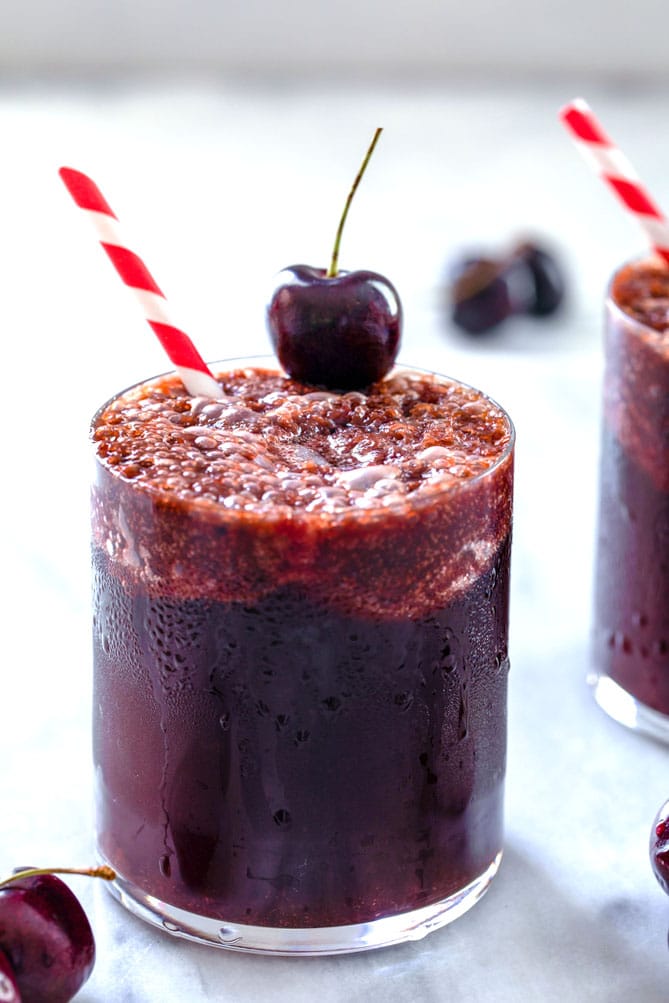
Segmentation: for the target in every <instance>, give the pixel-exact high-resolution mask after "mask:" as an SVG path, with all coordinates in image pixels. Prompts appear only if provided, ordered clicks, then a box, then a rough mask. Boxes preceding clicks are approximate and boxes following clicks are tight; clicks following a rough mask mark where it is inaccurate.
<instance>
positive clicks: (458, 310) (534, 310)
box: [450, 242, 565, 334]
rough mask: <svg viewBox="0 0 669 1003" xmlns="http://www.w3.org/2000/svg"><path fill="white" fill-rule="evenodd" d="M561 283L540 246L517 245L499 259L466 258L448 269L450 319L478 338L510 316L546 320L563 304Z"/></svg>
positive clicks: (558, 271) (554, 263)
mask: <svg viewBox="0 0 669 1003" xmlns="http://www.w3.org/2000/svg"><path fill="white" fill-rule="evenodd" d="M564 292H565V283H564V278H563V275H562V271H561V268H560V266H559V265H558V263H557V261H556V260H555V258H554V257H553V255H551V254H550V253H549V252H548V251H547V250H546V249H545V248H542V247H539V246H538V245H536V244H533V243H530V242H523V243H519V244H516V245H515V246H514V247H513V248H512V249H511V251H510V252H509V253H508V254H506V255H504V256H503V257H499V258H491V257H483V256H472V255H470V256H468V257H465V258H463V259H462V260H461V261H459V262H456V264H455V266H454V267H453V268H452V269H451V282H450V294H451V317H452V319H453V322H454V323H455V324H456V325H457V326H458V327H460V328H462V329H463V330H465V331H467V332H468V333H470V334H482V333H483V332H485V331H490V330H492V329H493V328H495V327H497V326H498V325H499V324H501V323H502V321H504V320H506V319H507V318H508V317H510V316H512V315H513V314H528V315H530V316H533V317H547V316H549V315H550V314H552V313H554V312H555V311H556V310H557V309H558V308H559V306H560V305H561V303H562V300H563V298H564Z"/></svg>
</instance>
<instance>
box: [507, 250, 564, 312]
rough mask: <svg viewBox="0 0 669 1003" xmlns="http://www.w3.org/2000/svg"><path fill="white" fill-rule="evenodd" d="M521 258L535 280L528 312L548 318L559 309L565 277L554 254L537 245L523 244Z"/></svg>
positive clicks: (527, 308)
mask: <svg viewBox="0 0 669 1003" xmlns="http://www.w3.org/2000/svg"><path fill="white" fill-rule="evenodd" d="M517 253H518V255H519V258H520V259H521V260H522V261H524V262H525V264H526V265H527V267H528V268H529V270H530V272H531V274H532V279H533V294H532V298H531V299H530V301H529V303H528V304H527V306H526V311H527V313H529V314H532V315H534V316H535V317H547V316H549V315H550V314H552V313H555V311H556V310H557V309H558V307H559V306H560V304H561V303H562V300H563V299H564V293H565V282H564V276H563V275H562V269H561V268H560V266H559V265H558V263H557V261H556V259H555V258H554V257H553V255H552V254H549V253H548V251H547V250H546V249H545V248H542V247H537V246H536V244H530V243H528V244H521V245H520V246H519V248H518V251H517Z"/></svg>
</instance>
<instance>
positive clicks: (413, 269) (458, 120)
mask: <svg viewBox="0 0 669 1003" xmlns="http://www.w3.org/2000/svg"><path fill="white" fill-rule="evenodd" d="M581 89H583V82H582V81H578V82H575V81H573V80H565V81H562V82H555V83H553V84H552V85H551V86H541V85H538V84H537V85H534V84H533V85H532V86H528V87H520V86H519V87H517V88H515V89H511V88H506V87H504V86H500V85H494V86H493V85H491V86H485V85H483V84H479V85H477V86H475V87H474V86H465V85H462V84H458V85H456V84H451V85H448V84H444V85H443V86H440V87H438V86H436V85H435V86H431V87H429V88H427V87H422V88H421V87H415V88H410V87H409V88H407V87H406V86H398V87H397V88H396V89H395V90H393V89H392V88H386V87H380V86H379V87H371V86H370V85H366V86H365V87H362V88H356V87H354V86H352V85H351V86H350V87H348V88H337V89H327V88H318V87H316V86H315V85H310V86H309V87H308V88H302V89H300V88H295V89H293V88H291V87H289V86H287V85H284V84H282V85H273V86H269V85H268V86H267V87H262V86H261V85H257V86H256V87H254V88H249V87H248V86H247V87H243V86H241V85H234V84H226V83H224V82H219V83H218V84H216V85H213V84H211V85H206V84H198V85H186V84H181V85H178V86H177V85H175V84H171V85H169V86H168V85H164V86H161V85H158V84H156V85H151V86H149V85H145V86H143V87H139V86H134V87H131V86H126V87H122V88H121V87H116V88H114V87H111V86H109V87H106V88H100V89H97V90H91V89H89V90H88V91H84V90H79V91H78V90H69V91H68V90H57V89H55V90H54V89H51V90H50V91H46V90H44V89H40V88H37V87H33V88H24V89H22V90H16V89H12V88H9V87H8V86H7V87H5V89H4V90H1V91H0V134H1V135H2V148H3V154H2V167H1V178H2V183H1V184H0V223H1V228H2V230H1V232H2V240H0V276H1V286H0V319H1V322H2V329H3V339H2V343H3V360H4V372H3V380H2V404H3V412H4V423H3V431H2V445H3V460H4V463H3V465H4V475H3V480H4V490H3V492H2V507H3V518H2V524H3V526H4V527H5V533H4V539H3V570H4V575H3V577H4V584H5V590H4V592H5V594H4V597H3V601H2V604H1V605H0V609H1V610H2V636H3V655H4V657H3V663H4V664H3V668H2V675H1V677H0V710H1V714H0V761H2V763H3V766H4V768H3V770H2V772H1V773H0V802H1V803H2V814H3V823H2V826H0V870H2V871H3V872H8V871H9V870H11V868H12V867H14V866H15V865H17V864H22V863H37V864H45V865H48V864H63V863H77V864H82V863H86V862H88V861H90V860H91V859H92V857H93V841H92V834H91V767H90V755H89V718H90V714H89V702H90V652H89V612H88V603H89V600H88V587H89V577H88V521H87V520H88V514H87V509H88V487H87V483H88V471H89V460H88V452H87V449H88V447H87V440H86V434H87V425H88V419H89V416H90V414H91V413H92V411H93V410H94V408H95V406H96V405H97V404H99V403H100V402H101V401H102V400H103V399H105V398H106V397H107V396H109V395H110V394H111V393H113V392H114V391H116V390H117V389H118V388H120V387H121V386H123V385H127V384H128V383H130V382H132V381H134V380H136V379H139V378H142V377H144V376H146V375H148V374H150V373H153V372H156V371H160V370H161V369H163V368H166V367H165V364H164V360H163V357H162V355H161V350H160V348H159V346H158V344H157V342H156V341H155V339H153V337H152V335H151V334H150V332H149V331H148V329H145V326H144V324H143V322H142V321H141V319H140V318H139V317H138V316H137V314H136V312H135V306H134V304H133V303H132V302H130V301H129V300H128V299H127V297H126V294H125V292H124V290H122V289H121V288H120V286H119V283H118V281H117V280H116V278H115V276H114V275H113V273H112V271H111V269H110V267H109V265H108V263H107V262H106V261H105V260H104V256H103V255H102V253H101V252H100V251H99V250H98V248H97V247H96V246H95V245H94V240H93V236H92V233H90V232H89V230H88V229H87V227H86V225H85V221H83V220H80V219H79V217H78V216H77V215H76V213H75V212H74V210H73V208H72V206H71V205H70V204H69V202H68V199H67V197H66V195H65V192H64V190H62V189H61V186H60V182H59V181H58V179H57V176H56V169H57V167H58V166H59V165H60V164H62V163H67V164H70V165H71V166H75V167H80V168H81V169H84V170H87V171H89V172H90V173H91V174H92V175H93V176H94V177H95V178H96V179H97V180H98V182H99V184H100V185H101V187H102V188H103V190H104V191H105V193H106V194H107V197H108V199H109V201H110V202H111V203H112V205H113V206H114V208H115V209H116V211H117V213H118V215H119V216H121V217H122V219H123V221H124V222H125V223H126V225H127V228H128V229H130V230H131V232H132V233H133V234H134V238H135V244H136V246H137V248H138V249H139V250H140V251H141V252H142V253H143V254H144V255H145V257H146V259H147V260H148V261H149V263H150V264H151V267H152V268H153V270H154V272H155V275H156V278H157V279H158V281H159V282H160V283H161V284H162V286H163V288H164V289H165V291H166V293H167V295H168V296H169V298H170V300H171V301H172V302H173V303H174V304H175V306H176V307H177V308H178V310H179V312H180V314H181V316H182V318H183V319H184V321H185V323H186V325H187V327H188V328H189V330H190V331H191V332H192V333H193V335H194V337H195V339H196V340H197V342H198V344H199V346H200V348H201V350H202V352H203V354H204V355H205V356H206V357H208V358H217V357H225V356H227V355H230V354H235V353H237V354H240V353H244V354H246V353H249V352H254V351H258V352H262V351H264V350H265V349H266V339H265V334H264V331H263V319H262V318H263V304H264V298H265V292H266V289H267V287H268V284H269V282H270V281H271V276H272V274H273V273H274V272H275V271H277V270H278V269H279V268H281V267H282V266H284V265H286V264H289V263H291V262H293V261H296V260H304V261H308V262H310V263H314V264H318V263H321V262H322V263H325V258H326V256H327V255H328V253H329V248H330V244H331V241H332V238H333V235H334V229H335V226H336V222H337V218H338V214H339V211H340V206H341V203H342V201H343V198H344V196H345V194H346V191H347V188H348V185H349V183H350V180H351V178H352V176H353V173H354V171H355V169H356V167H357V164H358V162H359V159H360V156H361V154H362V151H363V150H364V148H365V146H366V143H367V141H368V138H369V137H370V135H371V131H372V129H373V128H374V126H376V125H377V124H383V125H384V126H385V127H386V132H385V134H384V136H383V139H382V143H381V145H380V146H379V149H378V151H377V154H376V156H375V160H374V162H373V164H372V166H371V168H370V171H369V175H368V177H367V178H366V179H365V181H364V184H363V188H361V190H360V193H359V195H358V199H357V201H356V203H355V204H354V207H353V209H352V212H351V217H350V221H349V227H348V230H347V232H346V234H345V237H344V244H343V248H342V257H341V265H342V267H358V266H365V267H372V268H375V269H377V270H379V271H382V272H384V273H386V274H387V275H388V276H389V277H390V278H392V279H393V281H394V282H395V283H396V285H397V286H398V287H399V289H400V291H401V293H402V295H403V299H404V304H405V309H406V330H405V338H404V348H403V353H402V355H403V359H404V360H405V361H409V362H413V363H415V364H418V365H425V366H430V367H434V368H436V369H438V370H441V371H446V372H449V373H451V374H452V375H455V376H458V377H460V378H462V379H465V380H467V381H469V382H472V383H474V384H477V385H479V386H481V387H482V388H484V389H485V390H487V391H488V392H489V393H491V394H492V395H493V396H495V397H497V399H499V400H500V402H501V403H503V404H504V405H505V406H506V407H507V409H508V410H509V411H510V413H511V414H512V416H513V418H514V420H515V423H516V426H517V431H518V454H517V456H518V460H517V493H516V523H515V525H516V530H515V551H514V559H513V574H512V579H513V600H512V635H511V637H512V645H511V656H512V673H511V690H510V740H509V769H508V786H507V791H508V795H507V835H506V853H505V857H504V861H503V864H502V868H501V870H500V873H499V876H498V877H497V879H496V880H495V882H494V884H493V886H492V887H491V889H490V891H489V893H488V894H487V896H486V897H485V898H484V900H483V901H482V902H481V903H480V904H479V905H477V906H476V907H475V908H474V909H473V910H472V911H471V912H470V913H468V914H467V915H466V916H465V917H463V918H462V919H460V920H459V921H457V922H456V923H454V924H453V925H452V926H450V927H447V928H446V929H444V930H442V931H440V932H437V933H434V934H432V935H431V936H429V937H428V938H427V939H425V940H423V941H421V942H419V943H413V944H409V945H406V946H403V947H399V948H395V949H388V950H383V951H379V952H371V953H368V954H365V955H357V956H352V957H349V958H336V959H319V960H306V959H304V960H291V959H265V958H260V957H251V956H240V955H235V954H233V953H227V952H224V951H214V950H212V949H207V948H203V947H199V946H195V945H193V944H189V943H185V942H182V941H178V940H175V939H172V938H170V937H168V936H167V935H159V934H158V933H156V932H155V931H154V930H152V929H149V928H147V927H145V926H144V925H143V924H142V923H141V922H140V921H138V920H136V919H135V918H134V917H132V916H130V915H128V914H127V913H125V912H124V911H123V910H122V909H121V908H120V907H119V906H118V905H117V904H116V903H115V902H113V901H112V900H111V898H110V897H109V896H108V895H107V893H106V892H105V890H104V889H102V888H100V887H93V884H94V883H92V882H87V881H85V880H84V879H79V880H76V881H75V883H74V887H75V890H76V891H77V893H78V894H79V895H80V896H81V898H82V900H83V901H84V903H85V905H86V907H87V909H88V910H89V913H90V917H91V920H92V923H93V926H94V929H95V933H96V937H97V942H98V961H97V965H96V968H95V971H94V974H93V976H92V978H91V980H90V982H89V983H88V984H87V986H86V987H85V989H84V990H82V992H81V994H80V996H79V997H78V998H79V999H81V1001H82V1003H102V1001H104V1003H107V1001H110V1000H115V1001H116V1000H119V1001H122V1003H126V1001H127V1003H144V1001H146V1003H148V1001H157V1000H160V1001H166V1003H172V1001H177V1000H189V1001H191V1003H200V1001H204V1000H221V1001H239V1003H246V1001H252V1000H253V1001H257V1000H272V1001H274V1003H281V1001H286V1003H287V1001H291V1003H300V1001H307V1000H312V999H314V998H316V997H317V998H318V999H320V1000H321V1001H323V1003H338V1001H344V1000H346V1001H351V1003H355V1001H362V1000H365V1001H367V1000H376V999H384V1000H386V1001H388V1003H404V1001H410V1000H411V1001H412V1000H416V999H417V1000H421V1001H426V1003H432V1001H442V1000H444V1001H446V1000H458V1001H460V1003H467V1001H474V1000H476V1001H480V1000H485V1001H499V1003H517V1001H519V1000H520V1001H526V1000H527V1001H535V1000H541V1001H545V1003H553V1001H556V1003H557V1001H558V1000H563V999H564V998H570V999H574V1000H578V1001H579V1003H586V1001H607V1003H609V1001H614V1003H618V1001H620V1003H623V1001H628V1000H630V999H638V1000H643V1001H644V1003H655V1001H660V1000H666V999H667V997H668V996H669V991H668V989H667V971H668V968H667V962H668V957H667V928H668V926H669V901H667V899H666V898H665V896H663V894H662V893H661V891H660V889H659V887H658V886H657V885H656V883H655V881H654V878H653V876H652V874H651V872H650V868H649V864H648V858H647V839H648V833H649V829H650V824H651V821H652V818H653V816H654V814H655V811H656V809H657V807H658V806H659V804H660V803H661V802H662V801H664V799H665V798H666V797H667V795H669V776H668V775H667V764H668V754H667V750H666V749H665V748H663V747H661V746H659V745H657V744H654V743H653V742H651V741H649V740H645V739H643V738H640V737H638V736H636V735H633V734H629V733H627V732H626V731H625V730H623V729H622V728H621V727H619V726H617V725H615V724H613V723H612V722H610V721H609V720H608V719H607V718H606V717H605V716H604V715H603V714H602V713H601V711H599V710H598V708H597V707H596V706H595V705H594V704H593V702H592V700H591V697H590V694H589V693H588V691H587V689H586V687H585V684H584V677H585V673H586V668H587V638H588V628H589V616H590V579H591V566H592V547H593V527H594V509H595V492H596V457H597V438H598V428H597V426H598V413H599V399H598V398H599V381H600V364H601V360H600V349H599V326H600V302H601V295H602V290H603V287H604V284H605V281H606V277H607V275H608V273H609V272H610V271H611V269H612V268H613V267H614V266H615V265H616V264H617V263H618V262H619V261H620V260H622V259H623V258H625V257H627V256H630V255H632V254H635V253H637V252H638V251H639V250H641V249H642V248H643V243H642V240H641V238H640V236H639V234H638V233H637V231H636V228H635V227H634V225H633V224H632V223H631V222H630V221H629V220H628V219H627V218H625V217H624V216H623V214H622V212H620V211H619V210H618V208H617V207H616V206H615V204H614V203H613V200H612V198H611V196H610V195H609V193H608V192H605V191H604V189H603V187H602V186H601V185H600V184H599V183H598V182H596V181H595V179H593V178H592V177H591V176H590V175H589V174H588V172H587V170H586V168H585V166H584V165H583V164H582V163H581V161H580V160H579V158H578V157H577V155H576V153H575V152H574V151H573V150H572V148H571V145H570V143H569V141H568V140H567V138H566V137H565V136H564V135H563V133H562V131H561V129H560V127H559V125H558V124H557V121H556V110H557V108H558V106H559V105H560V104H561V103H562V102H564V101H565V100H567V99H569V98H570V97H572V96H573V95H574V93H575V91H576V90H581ZM585 89H586V93H587V96H588V97H589V99H590V100H591V102H592V103H593V104H594V105H595V106H596V108H597V109H598V110H599V112H600V114H601V115H602V117H603V118H605V120H606V122H607V124H608V126H609V128H610V131H611V132H613V133H614V134H615V135H616V136H617V138H618V139H619V141H620V142H621V143H622V144H623V145H625V147H626V149H627V151H628V153H629V154H630V155H631V156H632V157H633V159H634V160H635V161H636V163H637V165H638V167H639V170H640V171H641V173H643V174H644V176H645V177H646V178H648V182H649V184H650V185H651V186H652V188H653V190H654V191H655V193H656V195H657V198H658V199H659V200H660V201H664V203H665V204H668V205H669V183H668V182H667V177H669V129H667V128H664V131H663V132H662V131H661V126H662V124H663V123H666V116H665V115H664V109H665V100H664V99H665V96H664V94H663V93H661V92H659V91H653V90H652V89H649V90H647V91H641V90H637V91H635V92H633V93H627V94H626V93H625V92H624V91H622V90H620V91H616V90H613V89H605V88H603V87H594V86H593V87H589V88H588V87H586V88H585ZM658 123H660V128H658ZM523 230H530V231H532V232H537V233H539V234H546V235H548V236H549V237H551V238H552V239H553V241H554V243H555V244H556V245H557V246H558V247H559V248H560V249H561V251H562V253H563V256H564V260H565V264H566V266H567V268H568V271H569V274H570V278H571V283H570V286H571V296H570V302H569V307H568V309H567V310H566V311H565V312H564V314H563V315H562V316H561V317H560V318H559V319H556V320H554V321H550V322H547V323H545V324H543V325H539V324H531V323H530V322H522V321H518V322H514V323H510V324H508V325H507V327H506V328H505V329H503V330H501V331H500V332H499V334H498V335H496V336H493V337H490V338H488V339H481V340H480V341H479V342H476V343H474V342H473V341H468V340H466V339H464V338H462V337H459V336H458V335H457V334H456V333H455V332H454V331H453V330H452V329H449V327H448V325H447V324H446V323H445V321H444V317H443V310H442V302H441V291H440V287H441V283H442V277H443V271H444V267H445V262H446V261H447V260H448V258H449V257H450V256H451V255H452V254H453V253H455V252H456V251H457V250H459V249H460V248H461V247H462V246H463V244H467V243H477V242H479V241H487V242H491V243H492V244H494V245H498V246H501V245H503V244H504V243H505V242H506V241H507V240H510V239H511V237H512V236H514V235H516V234H517V233H518V232H520V231H523Z"/></svg>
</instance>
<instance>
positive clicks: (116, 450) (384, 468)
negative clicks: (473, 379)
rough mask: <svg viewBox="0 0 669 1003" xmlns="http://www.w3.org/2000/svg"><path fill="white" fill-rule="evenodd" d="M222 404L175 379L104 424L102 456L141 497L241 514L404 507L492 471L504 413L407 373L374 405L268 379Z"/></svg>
mask: <svg viewBox="0 0 669 1003" xmlns="http://www.w3.org/2000/svg"><path fill="white" fill-rule="evenodd" d="M219 379H220V382H221V385H222V396H221V399H220V400H217V401H211V400H207V399H204V398H190V397H188V396H187V395H186V393H185V390H184V389H183V387H182V385H181V383H180V382H179V381H178V379H176V378H170V377H168V378H165V379H162V380H160V381H158V382H156V383H152V384H144V385H143V386H141V387H139V388H136V389H134V390H132V391H129V392H128V393H127V394H125V395H123V396H122V397H120V398H119V399H117V400H116V401H114V402H113V403H112V404H110V405H109V406H108V407H107V408H106V409H105V410H104V411H103V412H102V414H101V415H100V416H99V418H98V421H97V424H96V427H95V429H94V433H93V437H94V440H95V442H96V444H97V454H98V456H99V457H100V459H101V461H102V462H103V464H104V465H105V466H106V467H108V468H109V469H111V470H113V472H114V474H116V475H118V476H120V477H123V478H125V479H127V480H131V481H133V483H134V484H135V486H136V487H137V488H138V489H139V490H147V491H150V492H153V491H157V492H160V493H161V494H166V495H168V496H170V497H174V498H175V499H176V498H178V499H180V500H183V501H189V502H191V503H195V504H204V505H216V506H222V507H223V508H224V509H231V510H239V511H257V512H270V511H271V512H272V513H274V514H276V512H277V509H281V508H286V509H289V510H290V511H293V512H294V511H296V510H302V511H305V512H337V511H342V510H346V509H350V508H351V507H352V506H353V507H357V508H376V507H387V506H393V505H397V504H401V503H402V501H403V500H405V499H406V498H407V496H410V495H412V494H414V493H415V492H421V493H425V492H427V493H429V492H432V491H435V490H443V489H444V488H448V487H449V486H452V485H455V484H457V483H458V482H460V481H462V480H468V479H470V478H472V477H476V476H477V475H479V474H482V473H484V472H485V471H486V470H488V469H489V468H490V467H491V466H492V465H493V464H494V463H495V462H496V461H497V460H498V459H499V457H500V455H501V454H502V453H503V452H504V450H505V449H506V448H507V446H508V444H509V440H510V435H511V432H510V428H509V423H508V420H507V419H506V416H505V415H504V413H503V412H502V411H501V410H500V409H499V408H498V407H496V406H495V405H494V404H492V403H491V402H490V401H489V400H488V399H487V398H485V397H483V396H482V395H481V394H480V393H478V392H477V391H475V390H472V389H470V388H468V387H464V386H462V385H461V384H458V383H454V382H452V381H440V382H438V381H435V380H434V379H432V378H431V377H430V376H428V375H418V374H409V373H399V374H397V375H395V376H392V377H391V378H390V379H388V380H386V381H384V382H382V383H379V384H377V385H376V386H375V387H373V388H372V389H371V391H370V392H369V393H367V394H363V393H357V392H355V393H346V394H335V393H329V392H327V391H321V390H314V389H313V387H308V386H304V385H302V384H299V383H296V382H295V381H293V380H290V379H288V378H287V377H285V376H283V375H281V374H279V373H275V372H272V371H270V370H259V369H254V370H253V371H251V370H248V369H246V370H237V371H235V372H232V373H228V374H224V375H220V376H219Z"/></svg>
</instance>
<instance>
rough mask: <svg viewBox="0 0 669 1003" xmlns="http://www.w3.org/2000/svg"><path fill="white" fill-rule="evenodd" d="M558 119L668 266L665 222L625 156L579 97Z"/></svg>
mask: <svg viewBox="0 0 669 1003" xmlns="http://www.w3.org/2000/svg"><path fill="white" fill-rule="evenodd" d="M560 118H561V119H562V121H563V122H564V124H565V125H566V127H567V128H568V129H569V131H570V132H571V134H572V138H573V139H574V142H575V143H576V146H577V147H578V149H579V150H580V151H581V153H582V154H583V156H584V157H585V159H586V160H587V161H588V163H589V164H590V166H591V168H592V169H593V170H594V171H595V173H596V174H598V175H599V176H600V177H601V178H602V180H603V181H605V182H606V184H607V185H608V186H609V187H610V188H611V189H612V191H614V192H615V194H616V195H617V196H618V198H619V199H620V201H621V202H622V203H623V205H624V206H625V208H626V209H627V210H628V211H629V212H630V213H631V214H632V215H633V216H634V217H635V218H636V220H637V222H638V223H639V225H640V226H641V228H642V229H643V231H644V232H645V234H646V236H647V237H648V240H649V241H650V245H651V247H652V249H653V250H654V251H655V253H656V254H658V255H659V256H660V257H661V258H663V259H664V261H666V262H667V263H668V264H669V223H668V222H667V220H666V218H665V216H664V213H662V212H661V211H660V209H659V208H658V206H657V205H656V204H655V202H654V201H653V199H652V198H651V197H650V195H649V194H648V191H647V190H646V188H645V187H644V185H643V184H642V182H641V180H640V178H639V176H638V174H637V173H636V171H635V170H634V168H633V167H632V165H631V163H630V162H629V160H628V159H627V157H626V156H625V154H624V153H623V152H622V151H621V150H620V149H618V147H617V146H616V145H615V144H614V143H613V142H612V140H611V139H609V137H608V136H607V134H606V133H605V132H604V130H603V129H602V127H601V125H600V124H599V122H598V121H597V119H596V117H595V115H594V114H593V112H592V109H591V108H590V107H589V105H588V104H587V103H586V102H585V101H584V100H583V98H576V100H574V101H572V102H570V103H569V104H568V105H566V106H565V107H564V108H563V109H562V110H561V111H560Z"/></svg>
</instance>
